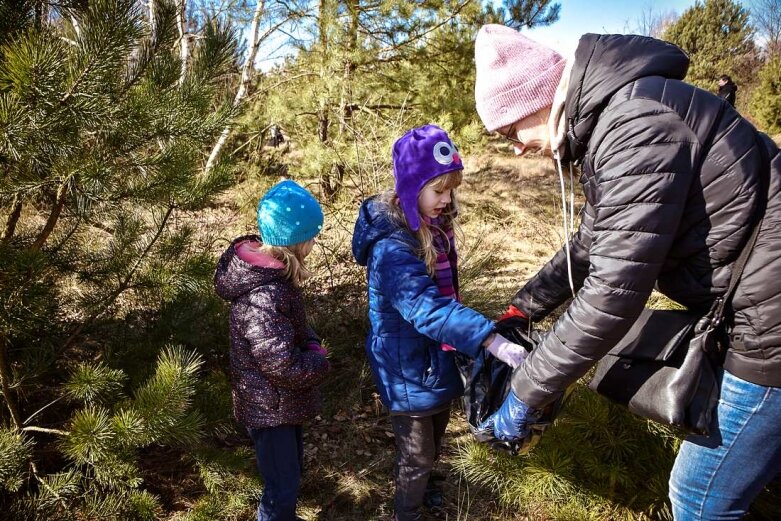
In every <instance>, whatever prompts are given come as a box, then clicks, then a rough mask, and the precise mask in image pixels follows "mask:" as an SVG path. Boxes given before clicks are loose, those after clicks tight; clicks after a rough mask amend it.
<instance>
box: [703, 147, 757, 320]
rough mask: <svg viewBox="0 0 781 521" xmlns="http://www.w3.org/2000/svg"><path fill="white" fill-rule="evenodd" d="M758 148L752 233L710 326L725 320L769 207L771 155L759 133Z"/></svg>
mask: <svg viewBox="0 0 781 521" xmlns="http://www.w3.org/2000/svg"><path fill="white" fill-rule="evenodd" d="M756 142H757V148H758V149H759V155H760V157H761V160H762V163H761V165H760V171H759V193H758V194H757V196H758V199H757V208H756V210H755V211H754V216H753V219H752V224H751V226H752V230H751V235H750V236H749V238H748V241H747V242H746V244H745V246H743V250H742V251H741V252H740V256H739V257H738V259H737V260H736V261H735V265H734V266H733V268H732V274H731V275H730V278H729V286H728V287H727V291H726V292H725V293H724V295H723V296H721V297H719V298H718V299H716V301H715V302H714V304H713V308H712V314H711V316H710V321H709V322H710V324H709V325H710V327H713V328H715V327H718V326H720V325H721V323H722V321H723V320H724V310H725V309H726V308H727V306H728V305H730V303H731V302H732V297H733V296H734V295H735V290H736V289H737V288H738V283H739V282H740V278H741V276H742V275H743V270H744V269H745V268H746V263H747V262H748V259H749V257H750V256H751V252H752V251H753V249H754V244H756V242H757V237H758V236H759V230H760V228H762V222H763V220H764V218H765V209H766V208H767V202H768V201H767V199H768V192H769V189H770V157H769V156H768V153H767V148H765V143H764V141H763V140H762V138H761V137H760V135H759V133H757V137H756Z"/></svg>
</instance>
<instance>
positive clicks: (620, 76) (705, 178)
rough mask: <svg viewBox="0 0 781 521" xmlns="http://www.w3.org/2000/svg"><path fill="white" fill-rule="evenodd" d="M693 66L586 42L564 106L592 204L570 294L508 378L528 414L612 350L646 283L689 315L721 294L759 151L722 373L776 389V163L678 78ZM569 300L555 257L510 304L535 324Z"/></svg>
mask: <svg viewBox="0 0 781 521" xmlns="http://www.w3.org/2000/svg"><path fill="white" fill-rule="evenodd" d="M688 64H689V60H688V58H687V56H686V55H685V54H684V53H683V51H681V50H680V49H678V48H677V47H675V46H673V45H670V44H667V43H664V42H661V41H658V40H654V39H651V38H644V37H638V36H619V35H594V34H587V35H584V36H583V37H582V38H581V40H580V44H579V46H578V49H577V52H576V55H575V63H574V67H573V71H572V76H571V77H570V86H569V90H568V92H567V98H566V104H565V107H566V114H567V118H568V129H569V131H568V136H567V137H568V145H569V151H568V152H569V155H570V158H571V159H574V160H575V161H578V162H581V165H582V172H583V175H582V177H581V182H582V183H583V188H584V192H585V195H586V200H587V204H586V207H585V209H584V212H583V215H582V222H581V225H580V228H579V230H578V232H577V234H576V236H575V237H574V238H573V240H572V241H571V255H572V262H573V277H574V279H575V284H576V287H575V289H576V290H577V295H576V297H575V299H574V300H573V301H572V303H571V304H570V305H569V307H568V308H567V310H566V311H565V313H564V314H563V315H562V316H561V317H560V318H559V320H558V321H557V322H556V324H555V325H554V327H553V330H552V331H551V332H550V333H549V334H548V335H547V336H546V337H545V339H544V341H543V342H542V343H541V345H540V346H539V349H537V350H535V351H534V352H533V353H531V355H530V356H529V358H528V359H527V361H526V362H525V363H524V364H523V366H522V368H521V370H519V371H517V372H516V374H515V377H514V380H513V389H514V391H515V392H516V394H517V395H518V396H519V397H520V398H521V399H522V400H523V401H525V402H527V403H528V404H530V405H532V406H538V407H539V406H542V405H544V404H546V403H548V402H550V401H551V400H553V399H554V398H555V397H556V396H558V395H559V394H560V393H561V392H562V391H563V390H564V389H565V388H566V387H567V385H569V384H570V383H572V382H573V381H575V380H576V379H577V378H579V377H581V376H583V375H584V374H585V373H586V371H587V370H588V369H589V368H590V367H591V366H592V365H593V364H594V363H595V362H596V361H597V360H599V359H600V358H601V357H602V356H603V355H604V354H605V353H607V352H608V351H609V350H610V349H611V348H612V347H613V346H614V345H615V344H616V342H617V341H618V340H619V339H620V338H621V337H622V336H623V335H624V334H625V333H626V332H627V331H628V329H629V328H630V326H631V325H632V324H633V322H634V321H635V320H636V319H637V317H638V315H639V314H640V312H641V310H642V309H643V306H644V304H645V303H646V300H647V299H648V297H649V295H650V293H651V290H652V289H653V288H654V287H656V288H657V289H658V290H659V291H661V292H662V293H664V294H666V295H668V296H669V297H671V298H672V299H674V300H676V301H678V302H681V303H682V304H684V305H686V306H689V307H691V308H707V307H708V306H709V305H710V303H711V302H712V301H713V300H714V298H715V297H716V296H718V295H721V294H723V293H724V292H725V290H726V287H727V285H728V283H729V278H730V273H731V270H732V266H733V264H734V261H735V259H736V258H737V257H738V255H739V254H740V251H741V248H742V246H743V245H744V243H745V242H746V240H747V239H748V236H749V233H750V226H749V224H750V221H751V219H752V215H753V214H754V211H755V207H756V206H757V204H758V200H759V198H758V192H760V191H761V188H760V184H759V183H760V177H759V176H760V173H761V172H762V168H761V164H762V157H761V155H760V152H759V148H758V147H760V146H763V147H765V148H766V149H767V155H768V157H769V158H770V160H771V174H770V184H769V202H768V207H767V210H766V215H765V220H764V224H763V226H762V229H761V232H760V235H759V238H758V240H757V244H756V246H755V248H754V252H753V254H752V256H751V258H750V260H749V262H748V265H747V266H746V269H745V272H744V274H743V278H742V280H741V282H740V285H739V287H738V289H737V293H736V295H735V298H734V299H733V307H734V311H735V313H734V317H733V319H732V324H731V328H732V333H733V338H736V340H737V341H735V342H733V343H732V345H731V347H730V349H729V352H728V354H727V360H726V367H727V369H728V370H729V371H731V372H732V373H734V374H735V375H737V376H739V377H741V378H744V379H746V380H748V381H751V382H755V383H758V384H762V385H770V386H781V222H780V221H781V196H779V190H780V189H781V158H779V154H778V148H777V147H776V145H775V144H774V143H773V142H772V141H771V140H770V139H769V138H768V137H767V136H765V135H764V134H761V133H759V132H757V131H756V130H755V129H754V127H753V126H752V125H751V124H750V123H749V122H748V121H746V120H745V119H743V118H742V117H741V116H740V115H739V114H738V113H737V112H736V111H735V110H734V109H733V108H732V107H731V106H730V105H729V104H728V103H727V102H726V101H724V100H723V99H720V98H719V97H717V96H715V95H713V94H711V93H708V92H706V91H704V90H701V89H698V88H696V87H693V86H691V85H689V84H686V83H684V82H683V81H681V80H682V79H683V78H684V76H685V75H686V70H687V68H688ZM700 164H701V165H702V167H701V168H700ZM570 296H571V291H570V288H569V283H568V280H567V264H566V256H565V254H564V251H563V250H562V251H560V252H559V253H558V254H557V255H556V256H555V257H554V258H553V259H552V260H551V261H550V262H549V263H548V264H547V265H546V266H545V267H544V268H543V269H542V270H541V271H540V272H539V273H538V274H537V275H536V276H535V277H534V278H532V279H531V280H530V281H529V282H528V283H527V284H526V285H525V286H524V287H523V288H522V289H521V290H520V291H519V292H518V294H517V295H516V297H515V299H514V300H513V303H514V304H515V305H516V306H517V307H518V308H520V309H522V310H525V311H526V312H528V313H529V314H530V315H531V317H532V318H533V319H535V320H539V319H541V318H542V317H544V316H546V315H547V314H548V313H550V312H551V311H552V310H553V309H555V308H556V307H557V306H559V305H560V304H562V303H563V302H565V301H566V300H567V298H569V297H570ZM741 335H742V336H741Z"/></svg>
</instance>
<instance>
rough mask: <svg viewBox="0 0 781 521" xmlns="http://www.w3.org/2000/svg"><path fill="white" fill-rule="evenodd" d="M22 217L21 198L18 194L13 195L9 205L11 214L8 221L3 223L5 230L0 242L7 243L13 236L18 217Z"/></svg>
mask: <svg viewBox="0 0 781 521" xmlns="http://www.w3.org/2000/svg"><path fill="white" fill-rule="evenodd" d="M21 215H22V196H21V195H20V194H18V193H17V194H15V195H14V200H13V203H11V212H10V213H9V214H8V219H7V220H6V221H5V229H4V230H3V235H2V236H0V242H4V243H7V242H8V241H10V240H11V238H12V237H13V236H14V232H15V231H16V223H17V222H19V217H20V216H21Z"/></svg>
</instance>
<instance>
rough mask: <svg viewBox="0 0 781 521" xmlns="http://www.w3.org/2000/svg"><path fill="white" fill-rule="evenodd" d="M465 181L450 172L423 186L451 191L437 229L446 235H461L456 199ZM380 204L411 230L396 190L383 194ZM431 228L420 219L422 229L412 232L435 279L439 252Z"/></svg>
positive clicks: (419, 252) (395, 219) (428, 269)
mask: <svg viewBox="0 0 781 521" xmlns="http://www.w3.org/2000/svg"><path fill="white" fill-rule="evenodd" d="M463 179H464V176H463V173H462V171H461V170H455V171H453V172H448V173H447V174H442V175H440V176H437V177H435V178H434V179H432V180H431V181H429V182H428V183H426V184H425V185H423V188H425V187H427V186H430V187H431V188H433V189H434V190H437V191H441V192H444V191H446V190H450V191H451V196H450V204H449V205H447V207H446V208H445V210H444V211H443V212H442V227H441V228H439V227H436V228H437V229H438V230H439V231H440V232H441V233H446V232H447V230H453V232H454V233H456V232H459V233H460V229H459V227H458V224H457V222H456V216H457V215H458V200H457V199H456V189H457V188H458V187H459V186H460V185H461V181H463ZM380 202H382V203H384V204H385V205H387V207H388V215H389V216H390V218H391V220H392V221H393V222H395V223H396V224H398V225H400V226H403V227H404V228H406V229H408V230H410V228H409V225H408V224H407V219H406V218H405V217H404V212H403V211H402V209H401V206H400V205H399V196H398V194H397V193H396V192H395V190H388V191H387V192H385V193H383V194H381V195H380ZM431 228H432V227H431V226H429V225H428V223H426V221H425V220H424V219H420V228H418V231H416V232H413V231H412V230H410V232H411V233H412V234H413V235H414V236H415V238H416V239H417V240H418V242H419V243H420V248H419V250H418V252H417V253H418V255H420V257H421V258H422V259H423V261H424V262H425V263H426V271H428V274H429V275H431V276H432V277H433V276H434V273H435V272H436V265H437V250H436V248H435V247H434V235H433V233H432V230H431ZM447 247H448V248H450V243H449V242H447Z"/></svg>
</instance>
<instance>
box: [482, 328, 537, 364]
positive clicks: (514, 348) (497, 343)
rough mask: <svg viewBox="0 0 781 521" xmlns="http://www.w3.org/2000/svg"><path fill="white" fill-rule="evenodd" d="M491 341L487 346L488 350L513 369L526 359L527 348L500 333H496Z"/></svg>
mask: <svg viewBox="0 0 781 521" xmlns="http://www.w3.org/2000/svg"><path fill="white" fill-rule="evenodd" d="M490 340H491V341H490V342H489V343H488V345H487V346H486V347H485V348H486V349H488V352H489V353H491V354H492V355H494V356H495V357H496V358H498V359H499V360H501V361H502V362H504V363H505V364H507V365H509V366H510V367H512V368H513V369H515V368H516V367H518V366H519V365H521V364H522V363H523V361H524V360H526V355H527V352H526V349H524V348H523V347H522V346H519V345H518V344H513V343H512V342H510V341H509V340H507V339H506V338H504V337H503V336H502V335H500V334H498V333H497V334H495V335H494V336H493V338H491V339H490Z"/></svg>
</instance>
